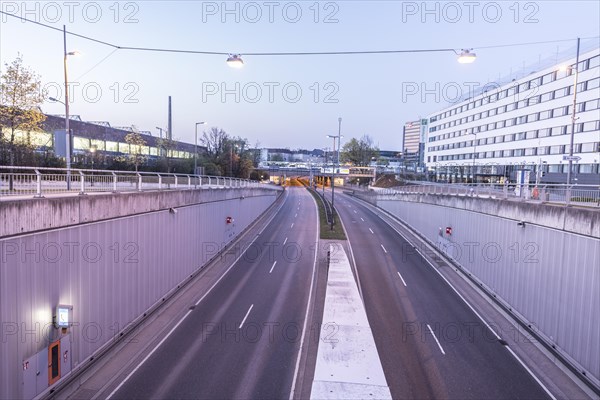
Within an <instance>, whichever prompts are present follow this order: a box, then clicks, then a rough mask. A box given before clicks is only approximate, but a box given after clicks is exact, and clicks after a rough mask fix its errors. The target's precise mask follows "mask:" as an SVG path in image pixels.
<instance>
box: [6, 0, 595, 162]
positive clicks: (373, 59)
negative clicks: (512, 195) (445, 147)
mask: <svg viewBox="0 0 600 400" xmlns="http://www.w3.org/2000/svg"><path fill="white" fill-rule="evenodd" d="M0 11H3V12H5V13H10V14H14V15H18V16H19V17H25V18H27V19H30V20H33V21H36V22H39V23H42V24H45V25H49V26H52V27H55V28H58V30H52V29H49V28H47V27H43V26H40V25H38V24H34V23H31V22H24V21H22V20H19V19H15V18H13V17H10V16H7V15H4V14H0V65H1V68H2V71H4V69H5V67H4V64H5V63H11V62H12V61H13V60H14V59H15V58H16V57H17V55H18V54H21V55H22V56H23V59H24V63H25V64H26V65H28V66H29V67H30V68H31V69H33V70H34V71H36V72H37V73H38V74H39V75H40V77H41V80H42V83H43V85H44V88H46V89H47V91H48V96H49V97H55V98H58V99H61V100H62V99H64V93H63V92H64V72H63V33H62V27H63V25H66V27H67V31H69V32H72V33H76V34H78V35H83V36H87V37H90V38H93V39H96V40H98V41H103V42H106V43H110V44H113V45H116V46H120V47H145V48H153V49H171V50H193V51H203V52H217V53H232V54H240V55H241V57H242V59H243V60H244V68H241V69H234V68H230V67H229V66H228V65H227V63H226V59H227V55H206V54H188V53H176V52H166V51H137V50H127V49H115V48H114V47H111V46H108V45H106V44H102V43H98V42H94V41H90V40H85V39H83V38H81V37H76V36H73V35H70V34H68V35H67V51H74V50H77V51H79V52H81V55H80V56H77V57H72V56H69V58H68V75H69V82H70V112H71V114H75V115H80V116H81V118H82V119H83V120H84V121H108V122H110V124H111V126H132V125H135V126H136V127H137V128H138V129H139V130H144V131H151V132H152V134H154V135H158V130H157V129H156V127H162V128H166V126H167V104H168V96H172V104H173V137H174V138H175V139H178V140H182V141H187V142H189V143H193V142H194V140H195V138H194V135H195V131H194V129H195V124H196V122H200V121H204V122H206V124H207V125H205V126H200V127H199V129H200V132H201V131H202V130H203V129H207V128H210V127H219V128H221V129H224V130H225V131H226V132H227V133H228V134H230V135H232V136H240V137H243V138H246V139H248V141H249V142H250V144H251V145H252V146H255V145H258V146H259V147H271V148H272V147H278V148H290V149H298V148H302V149H314V148H325V147H331V146H332V141H331V139H329V138H327V137H326V135H329V134H337V133H338V128H339V126H338V118H340V117H341V118H342V123H341V134H342V135H343V136H344V137H343V139H342V145H343V144H344V143H345V142H346V141H348V140H350V139H351V138H360V137H361V136H362V135H365V134H366V135H369V136H370V137H371V138H372V139H373V141H374V143H375V144H377V145H378V146H379V148H380V149H382V150H397V151H399V150H401V147H402V129H403V126H404V123H406V122H407V121H412V120H416V119H418V118H420V117H426V116H427V115H429V114H431V113H433V112H436V111H438V110H441V109H443V108H445V107H446V106H447V105H448V104H449V102H451V101H452V100H454V99H456V98H457V96H458V95H463V94H465V93H468V91H469V90H470V89H469V88H472V87H478V86H479V87H480V86H483V85H485V84H486V83H488V82H491V81H495V80H497V79H498V78H499V77H505V76H509V75H511V74H513V75H514V74H517V73H520V72H521V71H522V70H523V68H524V66H525V68H529V69H531V68H533V67H531V65H532V64H535V63H537V62H539V61H540V60H547V59H552V58H555V59H557V60H558V59H559V58H560V57H564V56H565V54H567V55H573V56H574V54H575V39H576V38H577V37H581V38H588V39H584V40H583V41H582V43H583V45H584V47H585V48H591V47H594V46H595V47H598V42H599V39H598V36H599V35H600V22H599V21H600V2H598V1H533V2H532V1H523V2H517V1H457V2H447V1H443V2H423V1H414V2H413V1H318V2H317V1H314V0H311V1H256V2H253V1H240V2H236V1H228V2H223V1H123V2H117V1H113V0H111V1H52V2H43V1H29V2H24V1H5V0H3V1H1V2H0ZM505 45H510V46H505ZM435 49H454V50H457V51H459V52H460V50H461V49H472V52H474V53H476V54H477V59H476V61H475V62H474V63H472V64H459V63H458V62H457V56H456V54H455V53H454V51H431V52H429V51H428V52H407V53H395V54H360V55H287V56H283V55H263V56H260V55H250V54H249V53H301V52H340V51H372V50H435ZM42 109H43V111H44V112H46V113H49V114H64V106H63V105H62V104H60V103H55V102H51V101H49V100H48V101H47V102H45V103H44V104H43V106H42ZM199 136H201V134H200V135H199Z"/></svg>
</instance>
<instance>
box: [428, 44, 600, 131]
mask: <svg viewBox="0 0 600 400" xmlns="http://www.w3.org/2000/svg"><path fill="white" fill-rule="evenodd" d="M598 66H600V55H598V56H594V57H591V58H588V59H585V60H582V61H580V62H579V64H578V67H577V71H578V72H579V73H581V72H583V71H586V70H588V69H593V68H598ZM571 67H572V66H571ZM572 73H573V68H567V69H566V70H565V71H552V72H549V73H547V74H545V75H542V76H538V77H536V78H533V79H531V80H529V81H526V82H523V83H521V84H514V85H513V86H511V87H510V88H507V89H502V90H498V91H497V92H496V93H493V94H490V95H489V96H484V97H483V98H481V99H479V100H476V101H472V102H470V103H467V104H463V105H461V106H458V107H455V108H453V109H450V110H447V111H445V112H443V113H440V114H438V115H435V116H433V117H431V118H430V119H429V122H435V121H438V120H441V119H444V118H448V117H450V116H452V115H456V114H458V113H461V112H465V111H468V110H471V109H474V108H476V107H480V106H482V105H485V104H489V103H494V102H496V101H498V100H501V99H503V98H506V97H509V96H512V95H514V94H517V93H523V92H525V91H527V90H530V89H536V88H539V87H540V86H542V85H545V84H548V83H550V82H554V81H556V80H559V79H562V78H565V77H567V76H570V75H571V74H572ZM493 89H499V88H496V87H490V90H493Z"/></svg>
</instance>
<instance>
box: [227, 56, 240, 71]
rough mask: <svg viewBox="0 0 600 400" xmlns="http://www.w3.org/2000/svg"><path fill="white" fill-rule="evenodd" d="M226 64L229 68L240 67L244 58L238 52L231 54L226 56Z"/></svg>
mask: <svg viewBox="0 0 600 400" xmlns="http://www.w3.org/2000/svg"><path fill="white" fill-rule="evenodd" d="M227 65H229V66H230V67H231V68H242V67H243V66H244V60H242V56H240V55H239V54H231V55H229V57H228V58H227Z"/></svg>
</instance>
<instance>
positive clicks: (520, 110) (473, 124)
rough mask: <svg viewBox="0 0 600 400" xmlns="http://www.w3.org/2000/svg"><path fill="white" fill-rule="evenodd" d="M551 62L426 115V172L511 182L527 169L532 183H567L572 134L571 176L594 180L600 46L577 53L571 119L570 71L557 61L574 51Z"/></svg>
mask: <svg viewBox="0 0 600 400" xmlns="http://www.w3.org/2000/svg"><path fill="white" fill-rule="evenodd" d="M553 62H554V63H555V64H554V65H551V66H548V67H546V68H542V69H541V70H539V71H537V72H532V73H530V74H528V75H526V76H524V77H522V78H520V79H512V81H511V82H507V83H505V84H502V85H495V86H493V87H488V88H487V89H488V90H482V91H481V92H480V93H476V94H475V95H473V96H472V97H471V98H467V99H465V100H463V101H461V102H458V103H455V104H452V105H451V106H449V107H446V108H444V109H442V110H440V111H437V112H435V113H433V114H432V115H430V116H429V129H428V138H427V142H426V149H425V157H426V158H425V163H426V165H427V168H428V169H429V171H430V172H431V173H433V174H435V176H436V178H437V179H438V180H440V181H445V182H473V181H476V182H491V183H502V182H504V181H506V180H510V181H513V182H514V181H515V180H516V178H517V176H523V175H524V173H523V172H520V171H529V173H527V174H526V175H528V176H529V179H530V181H531V182H540V183H565V182H566V179H567V170H568V165H569V161H568V158H569V154H570V141H571V136H573V140H574V147H573V152H572V153H573V156H574V162H573V168H572V181H571V183H579V184H592V185H599V184H600V175H599V165H600V112H599V109H600V77H599V75H600V74H599V72H600V49H598V48H596V49H595V50H592V51H587V52H584V53H582V54H581V55H580V58H579V64H578V66H577V71H578V72H577V75H578V77H577V79H578V84H577V105H576V109H575V112H576V116H575V117H576V119H575V121H573V120H572V116H573V99H574V90H573V89H574V88H573V85H574V73H575V72H574V69H573V68H564V69H563V68H560V66H561V65H567V66H573V65H574V64H575V57H574V55H571V57H570V58H569V59H567V60H565V61H564V63H561V64H556V61H553ZM573 122H574V125H572V124H573ZM572 126H574V132H573V131H572ZM572 132H573V135H572Z"/></svg>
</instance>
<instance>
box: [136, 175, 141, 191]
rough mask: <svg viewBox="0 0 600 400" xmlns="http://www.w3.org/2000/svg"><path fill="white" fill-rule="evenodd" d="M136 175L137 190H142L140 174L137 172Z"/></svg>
mask: <svg viewBox="0 0 600 400" xmlns="http://www.w3.org/2000/svg"><path fill="white" fill-rule="evenodd" d="M137 177H138V192H141V191H142V175H141V174H140V173H139V172H138V174H137Z"/></svg>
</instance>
